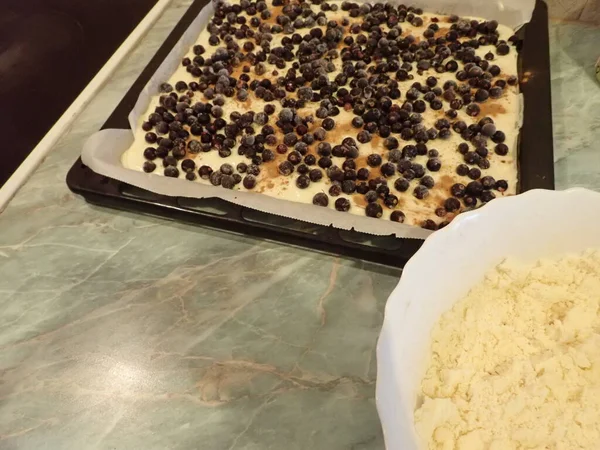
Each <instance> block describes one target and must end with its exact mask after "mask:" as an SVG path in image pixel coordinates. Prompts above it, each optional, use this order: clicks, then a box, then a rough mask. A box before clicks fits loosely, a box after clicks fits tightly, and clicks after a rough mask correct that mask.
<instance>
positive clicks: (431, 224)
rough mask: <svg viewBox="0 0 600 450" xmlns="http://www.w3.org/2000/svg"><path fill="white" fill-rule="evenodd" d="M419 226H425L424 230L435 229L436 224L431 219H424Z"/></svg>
mask: <svg viewBox="0 0 600 450" xmlns="http://www.w3.org/2000/svg"><path fill="white" fill-rule="evenodd" d="M421 228H425V229H426V230H432V231H435V230H437V228H438V226H437V224H436V223H435V222H434V221H433V220H431V219H425V220H424V221H423V223H421Z"/></svg>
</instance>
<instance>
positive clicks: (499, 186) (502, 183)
mask: <svg viewBox="0 0 600 450" xmlns="http://www.w3.org/2000/svg"><path fill="white" fill-rule="evenodd" d="M495 189H496V190H497V191H498V192H504V191H506V190H507V189H508V182H507V181H506V180H498V181H496V186H495Z"/></svg>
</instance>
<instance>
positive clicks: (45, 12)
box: [0, 0, 157, 187]
mask: <svg viewBox="0 0 600 450" xmlns="http://www.w3.org/2000/svg"><path fill="white" fill-rule="evenodd" d="M156 2H157V0H0V99H1V103H0V105H1V106H0V136H2V145H0V187H1V186H2V185H3V184H4V183H5V182H6V180H8V178H9V177H10V175H11V174H12V173H13V172H14V171H15V170H16V168H17V167H18V166H19V164H21V162H22V161H23V160H24V159H25V158H26V157H27V155H29V152H31V150H33V148H34V147H35V146H36V144H37V143H38V142H39V141H40V140H41V139H42V138H43V137H44V135H45V134H46V133H47V132H48V131H49V130H50V128H52V126H53V125H54V123H55V122H56V121H57V120H58V119H59V118H60V116H61V115H62V114H63V112H65V110H66V109H67V108H68V107H69V105H70V104H71V103H72V102H73V101H74V100H75V98H77V96H78V95H79V94H80V93H81V91H83V89H84V88H85V87H86V86H87V84H88V83H89V82H90V81H91V80H92V78H94V76H95V75H96V73H97V72H98V71H99V70H100V69H101V68H102V66H103V65H104V63H105V62H106V61H108V59H109V58H110V57H111V56H112V54H113V53H114V52H115V51H116V50H117V48H119V46H120V45H121V43H122V42H123V41H124V40H125V39H126V38H127V36H128V35H129V34H130V33H131V32H132V31H133V29H134V28H135V27H136V25H137V24H138V23H139V22H140V21H141V20H142V19H143V18H144V16H145V15H146V14H147V13H148V12H149V11H150V10H151V9H152V7H153V6H154V5H155V4H156Z"/></svg>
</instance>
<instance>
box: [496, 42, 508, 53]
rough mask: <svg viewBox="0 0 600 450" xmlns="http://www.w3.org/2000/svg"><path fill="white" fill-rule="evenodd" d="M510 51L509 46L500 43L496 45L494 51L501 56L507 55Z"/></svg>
mask: <svg viewBox="0 0 600 450" xmlns="http://www.w3.org/2000/svg"><path fill="white" fill-rule="evenodd" d="M509 52H510V47H509V46H508V45H507V44H504V43H501V44H498V46H497V47H496V53H498V54H499V55H501V56H504V55H508V53H509Z"/></svg>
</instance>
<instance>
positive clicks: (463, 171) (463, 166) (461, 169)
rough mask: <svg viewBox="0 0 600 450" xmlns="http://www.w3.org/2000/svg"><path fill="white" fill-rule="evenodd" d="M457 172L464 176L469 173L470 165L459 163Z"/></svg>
mask: <svg viewBox="0 0 600 450" xmlns="http://www.w3.org/2000/svg"><path fill="white" fill-rule="evenodd" d="M456 173H457V174H458V175H460V176H461V177H464V176H465V175H467V174H468V173H469V166H467V165H466V164H459V165H458V166H456Z"/></svg>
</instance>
